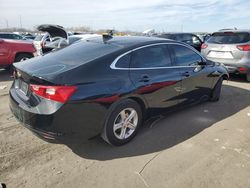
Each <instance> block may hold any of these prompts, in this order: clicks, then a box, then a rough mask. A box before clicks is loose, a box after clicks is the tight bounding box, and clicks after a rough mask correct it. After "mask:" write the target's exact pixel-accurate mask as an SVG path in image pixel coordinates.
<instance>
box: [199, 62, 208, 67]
mask: <svg viewBox="0 0 250 188" xmlns="http://www.w3.org/2000/svg"><path fill="white" fill-rule="evenodd" d="M198 65H200V66H205V65H207V62H205V61H200V62H198Z"/></svg>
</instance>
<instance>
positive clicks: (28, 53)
mask: <svg viewBox="0 0 250 188" xmlns="http://www.w3.org/2000/svg"><path fill="white" fill-rule="evenodd" d="M22 54H25V55H30V56H32V57H34V55H33V54H32V53H31V52H16V54H15V58H14V60H15V59H16V58H17V57H18V56H19V55H22Z"/></svg>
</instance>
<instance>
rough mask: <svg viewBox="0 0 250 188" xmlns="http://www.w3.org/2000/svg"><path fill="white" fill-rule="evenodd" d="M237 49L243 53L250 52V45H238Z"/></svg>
mask: <svg viewBox="0 0 250 188" xmlns="http://www.w3.org/2000/svg"><path fill="white" fill-rule="evenodd" d="M237 48H238V49H239V50H241V51H250V45H249V44H245V45H237Z"/></svg>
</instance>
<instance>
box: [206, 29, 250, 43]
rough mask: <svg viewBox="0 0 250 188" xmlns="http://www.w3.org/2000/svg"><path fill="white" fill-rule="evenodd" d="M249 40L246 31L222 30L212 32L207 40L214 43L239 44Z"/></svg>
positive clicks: (249, 36)
mask: <svg viewBox="0 0 250 188" xmlns="http://www.w3.org/2000/svg"><path fill="white" fill-rule="evenodd" d="M249 40H250V34H249V33H247V32H237V33H234V32H223V33H214V34H213V35H212V36H211V37H210V38H209V39H208V41H207V42H208V43H214V44H239V43H246V42H248V41H249Z"/></svg>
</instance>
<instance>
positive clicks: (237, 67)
mask: <svg viewBox="0 0 250 188" xmlns="http://www.w3.org/2000/svg"><path fill="white" fill-rule="evenodd" d="M207 59H208V60H211V61H214V62H218V63H221V64H223V65H224V66H225V67H226V68H227V70H228V72H229V73H233V74H250V63H247V62H243V61H232V60H230V61H229V60H225V59H214V58H207Z"/></svg>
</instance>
